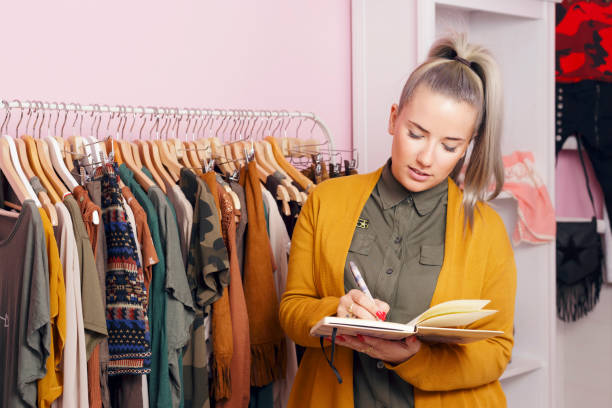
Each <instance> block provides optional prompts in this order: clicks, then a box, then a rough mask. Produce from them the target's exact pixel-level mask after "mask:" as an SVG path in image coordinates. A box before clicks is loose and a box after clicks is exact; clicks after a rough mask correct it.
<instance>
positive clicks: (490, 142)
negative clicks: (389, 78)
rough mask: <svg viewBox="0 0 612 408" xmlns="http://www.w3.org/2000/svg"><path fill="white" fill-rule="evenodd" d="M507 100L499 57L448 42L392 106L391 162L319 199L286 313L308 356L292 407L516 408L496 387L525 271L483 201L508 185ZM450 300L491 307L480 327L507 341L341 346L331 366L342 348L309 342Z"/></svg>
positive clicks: (299, 234) (296, 244)
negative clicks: (334, 318) (334, 324)
mask: <svg viewBox="0 0 612 408" xmlns="http://www.w3.org/2000/svg"><path fill="white" fill-rule="evenodd" d="M501 100H502V94H501V78H500V74H499V71H498V67H497V65H496V63H495V61H494V60H493V58H492V56H491V55H490V54H489V53H488V52H487V51H486V50H485V49H483V48H482V47H480V46H477V45H474V44H470V43H468V42H467V41H466V40H465V38H464V36H455V37H449V38H444V39H441V40H439V41H438V42H437V43H435V44H434V45H433V46H432V48H431V50H430V52H429V57H428V59H427V61H425V62H424V63H423V64H421V65H420V66H419V67H418V68H416V70H415V71H414V72H412V74H411V75H410V77H409V79H408V81H407V82H406V85H405V86H404V89H403V91H402V94H401V97H400V100H399V103H398V104H394V105H393V106H392V107H391V113H390V117H389V133H390V135H391V136H392V137H393V143H392V148H391V158H390V159H389V161H388V162H387V163H386V164H385V165H384V166H383V167H382V168H380V169H379V170H378V171H376V172H374V173H370V174H364V175H356V176H350V177H345V178H341V179H333V180H329V181H326V182H324V183H322V184H321V185H319V186H318V187H317V188H316V189H315V191H314V192H313V193H312V194H311V195H310V197H309V199H308V201H307V203H306V204H305V206H304V208H303V210H302V212H301V215H300V218H299V220H298V223H297V225H296V228H295V231H294V235H293V239H292V249H291V257H290V262H289V276H288V282H287V290H286V292H285V293H284V295H283V298H282V302H281V307H280V319H281V324H282V326H283V328H284V330H285V331H286V332H287V333H288V335H289V336H290V337H291V338H292V339H293V340H295V342H296V343H297V344H301V345H303V346H305V347H306V352H305V354H304V357H303V359H302V361H301V364H300V367H299V370H298V374H297V377H296V379H295V383H294V385H293V390H292V393H291V399H290V404H289V405H290V407H300V408H301V407H335V408H338V407H417V408H424V407H453V408H460V407H470V408H471V407H496V408H499V407H504V406H506V399H505V396H504V393H503V390H502V388H501V385H500V383H499V381H498V379H499V377H500V376H501V374H502V373H503V371H504V369H505V367H506V365H507V363H508V361H509V360H510V356H511V352H512V346H513V335H512V327H513V316H514V300H515V291H516V268H515V263H514V256H513V253H512V247H511V245H510V242H509V239H508V236H507V234H506V230H505V228H504V224H503V222H502V220H501V218H500V217H499V216H498V215H497V213H496V212H495V211H494V210H492V209H491V208H490V207H489V206H488V205H487V204H486V203H485V201H486V200H487V199H490V198H491V197H494V196H496V195H497V193H498V192H499V191H500V189H501V187H502V185H503V167H502V161H501V154H500V140H499V139H500V135H499V133H500V124H501V116H502V102H501ZM371 137H380V136H377V135H371ZM469 147H471V152H470V154H469V155H467V152H468V148H469ZM464 162H465V163H466V164H467V171H466V173H465V186H464V190H463V191H461V190H460V189H459V188H458V187H457V185H456V184H455V178H456V176H457V174H458V173H459V170H460V168H461V167H462V166H463V164H464ZM492 182H493V183H494V184H495V186H496V188H495V191H494V193H493V194H492V195H491V194H490V193H489V190H488V189H489V187H490V185H491V183H492ZM349 261H353V262H355V263H356V264H357V265H358V267H359V269H360V270H361V273H362V275H364V276H363V277H364V279H365V281H366V284H367V286H368V287H369V289H370V291H371V292H372V295H373V296H374V298H375V299H376V300H375V301H374V302H372V301H371V300H369V298H368V297H367V296H365V295H364V293H363V292H361V291H359V290H358V287H357V285H356V283H355V280H354V278H353V276H352V274H351V272H350V269H349V268H348V263H349ZM453 299H490V300H491V303H490V304H489V305H488V307H490V308H491V309H496V310H498V311H499V312H498V313H497V314H495V315H493V316H490V317H487V318H485V319H482V320H480V321H478V322H476V323H474V324H473V325H471V326H470V327H471V328H478V329H491V330H502V331H503V332H504V334H503V335H501V336H498V337H494V338H491V339H488V340H483V341H479V342H476V343H472V344H468V345H448V344H429V343H421V342H420V341H419V340H417V339H416V338H415V337H411V338H410V339H409V340H404V341H388V340H382V339H377V338H371V337H363V336H359V337H350V336H345V337H340V336H339V337H338V338H336V342H335V344H334V345H333V348H334V349H335V350H334V351H335V355H334V358H333V362H332V364H328V361H327V358H329V356H330V353H331V350H332V345H331V344H330V343H329V342H328V343H326V347H325V350H322V348H321V346H320V344H319V339H318V338H314V337H310V336H309V331H310V329H311V327H312V326H313V325H314V324H315V323H316V322H317V321H318V320H320V319H321V318H323V317H325V316H331V315H338V316H347V315H348V316H351V315H352V316H355V317H358V318H362V319H375V316H377V317H379V318H381V319H383V320H387V321H394V322H402V323H405V322H408V321H410V320H411V319H412V318H414V317H415V316H417V315H418V314H420V313H421V312H422V311H424V310H426V309H427V308H428V307H430V306H431V305H434V304H438V303H441V302H444V301H447V300H453ZM324 352H325V353H326V354H324ZM330 366H333V367H334V368H333V369H332V368H330ZM336 369H337V374H338V375H337V376H336V373H335V371H334V370H336ZM340 379H341V380H342V382H341V383H340V381H339V380H340Z"/></svg>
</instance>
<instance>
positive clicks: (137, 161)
mask: <svg viewBox="0 0 612 408" xmlns="http://www.w3.org/2000/svg"><path fill="white" fill-rule="evenodd" d="M139 108H141V109H142V114H141V115H140V118H139V120H141V119H142V118H143V116H144V115H145V113H144V112H145V110H144V107H139ZM145 122H146V119H145V120H144V121H143V123H142V126H141V127H140V131H139V132H138V139H140V138H141V134H142V128H143V127H144V125H145ZM135 123H136V112H135V111H134V121H133V122H132V126H130V134H132V135H133V134H134V133H133V128H134V124H135ZM132 140H133V137H132ZM125 145H126V148H127V146H129V147H130V149H132V159H133V164H135V165H136V168H138V170H141V169H142V167H143V166H142V162H141V161H140V153H139V151H138V145H137V144H136V143H134V142H133V141H127V140H126V141H125ZM143 174H144V173H143ZM147 180H149V181H150V182H151V183H153V181H152V180H151V179H150V178H148V177H147Z"/></svg>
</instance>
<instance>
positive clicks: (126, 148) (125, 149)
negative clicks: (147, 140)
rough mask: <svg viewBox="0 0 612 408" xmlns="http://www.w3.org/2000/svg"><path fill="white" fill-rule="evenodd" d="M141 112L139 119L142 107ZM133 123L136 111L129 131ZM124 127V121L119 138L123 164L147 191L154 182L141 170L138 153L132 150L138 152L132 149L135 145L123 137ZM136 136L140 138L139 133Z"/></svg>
mask: <svg viewBox="0 0 612 408" xmlns="http://www.w3.org/2000/svg"><path fill="white" fill-rule="evenodd" d="M142 112H143V113H142V115H141V116H140V118H141V119H142V117H143V116H144V108H143V109H142ZM126 121H127V118H126ZM145 122H146V119H145V121H144V122H143V124H142V127H141V128H140V132H142V128H143V127H144V124H145ZM134 123H136V113H135V112H134V121H133V122H132V126H130V133H131V132H132V129H133V128H134ZM124 128H125V123H124V125H123V128H122V129H121V140H120V141H119V149H120V150H121V153H122V155H123V160H124V164H125V165H126V166H127V168H128V169H130V170H131V171H132V173H134V179H135V180H136V182H137V183H138V184H139V185H140V186H141V187H142V188H143V189H144V190H145V191H149V188H151V187H152V186H153V185H154V183H153V181H152V180H151V179H150V178H149V177H147V175H146V174H145V173H144V172H143V171H142V163H140V157H139V154H134V152H136V153H138V150H137V149H136V150H135V151H134V149H133V147H135V146H136V145H132V144H131V143H130V142H128V141H127V140H124V139H123V131H124ZM138 137H139V138H140V133H139V135H138ZM137 160H138V161H137Z"/></svg>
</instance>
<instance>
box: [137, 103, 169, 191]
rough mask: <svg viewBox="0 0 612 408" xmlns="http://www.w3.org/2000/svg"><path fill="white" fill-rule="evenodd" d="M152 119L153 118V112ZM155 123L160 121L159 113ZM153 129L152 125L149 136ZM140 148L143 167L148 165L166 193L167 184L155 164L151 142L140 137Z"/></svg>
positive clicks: (157, 182) (155, 179)
mask: <svg viewBox="0 0 612 408" xmlns="http://www.w3.org/2000/svg"><path fill="white" fill-rule="evenodd" d="M151 120H153V114H151ZM145 123H146V120H145V122H144V123H143V127H144V125H145ZM155 123H159V114H158V115H157V116H156V118H155ZM141 130H142V129H141ZM152 130H153V127H151V129H149V137H151V131H152ZM138 150H139V151H140V158H141V159H142V164H143V165H144V166H143V167H146V168H147V169H148V170H149V172H151V175H152V176H153V180H154V181H155V183H156V184H157V185H158V186H159V188H161V189H162V191H163V192H164V194H165V193H166V185H165V184H164V181H163V180H162V178H161V177H160V175H159V174H158V173H157V169H156V168H155V166H154V165H153V161H152V155H151V151H150V146H149V144H148V143H147V142H146V141H144V140H140V139H139V140H138Z"/></svg>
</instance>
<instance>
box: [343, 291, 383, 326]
mask: <svg viewBox="0 0 612 408" xmlns="http://www.w3.org/2000/svg"><path fill="white" fill-rule="evenodd" d="M388 311H389V305H388V304H386V303H385V302H383V301H382V300H378V299H374V301H372V299H370V298H369V297H368V296H367V295H366V294H365V293H363V292H362V291H360V290H358V289H352V290H350V291H349V292H348V293H347V294H346V295H344V296H342V297H341V298H340V303H339V304H338V309H337V311H336V316H338V317H356V318H358V319H367V320H376V317H378V318H379V319H380V320H385V319H386V318H387V312H388Z"/></svg>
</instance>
